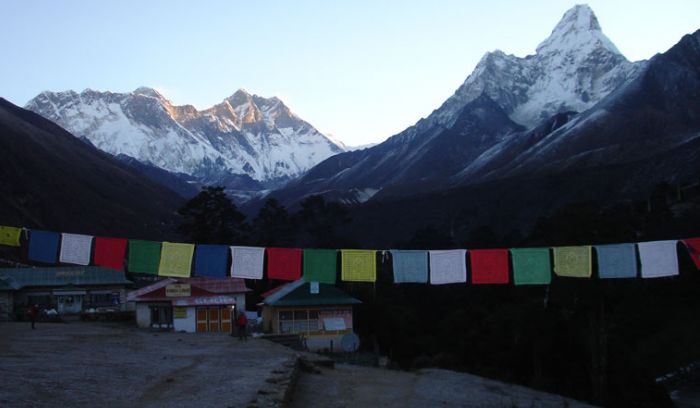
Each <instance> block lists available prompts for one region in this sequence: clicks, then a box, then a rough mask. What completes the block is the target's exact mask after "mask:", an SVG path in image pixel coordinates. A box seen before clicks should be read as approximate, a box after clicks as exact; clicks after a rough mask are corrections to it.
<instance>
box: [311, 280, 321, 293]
mask: <svg viewBox="0 0 700 408" xmlns="http://www.w3.org/2000/svg"><path fill="white" fill-rule="evenodd" d="M309 290H310V291H311V294H312V295H318V294H319V286H318V282H309Z"/></svg>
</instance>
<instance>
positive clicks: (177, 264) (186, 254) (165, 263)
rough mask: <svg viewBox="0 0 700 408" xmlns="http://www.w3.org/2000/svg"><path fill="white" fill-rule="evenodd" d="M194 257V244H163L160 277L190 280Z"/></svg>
mask: <svg viewBox="0 0 700 408" xmlns="http://www.w3.org/2000/svg"><path fill="white" fill-rule="evenodd" d="M193 257H194V244H174V243H172V242H163V249H162V251H161V253H160V266H159V268H158V276H176V277H178V278H188V277H189V276H190V269H191V267H192V258H193Z"/></svg>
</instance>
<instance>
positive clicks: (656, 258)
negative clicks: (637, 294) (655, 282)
mask: <svg viewBox="0 0 700 408" xmlns="http://www.w3.org/2000/svg"><path fill="white" fill-rule="evenodd" d="M676 243H677V241H675V240H672V241H652V242H640V243H638V244H637V246H638V247H639V260H640V261H641V263H642V278H660V277H664V276H676V275H678V255H677V254H676Z"/></svg>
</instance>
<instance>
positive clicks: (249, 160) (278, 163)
mask: <svg viewBox="0 0 700 408" xmlns="http://www.w3.org/2000/svg"><path fill="white" fill-rule="evenodd" d="M26 108H27V109H30V110H32V111H34V112H36V113H39V114H40V115H42V116H44V117H46V118H48V119H50V120H52V121H54V122H56V123H58V124H59V125H61V126H62V127H64V128H65V129H67V130H69V131H70V132H71V133H73V134H74V135H76V136H77V137H81V138H86V139H88V140H89V141H90V142H91V143H92V144H93V145H95V146H96V147H98V148H100V149H102V150H104V151H106V152H108V153H111V154H113V155H120V154H122V155H126V156H130V157H133V158H135V159H137V160H139V161H141V162H143V163H147V164H150V165H154V166H157V167H160V168H163V169H165V170H169V171H172V172H177V173H185V174H189V175H191V176H194V177H195V178H198V179H199V180H200V181H202V182H204V183H208V184H212V183H215V184H226V183H227V181H226V180H230V179H231V178H232V177H233V178H234V179H235V178H236V177H241V176H243V177H250V178H251V179H253V180H256V181H257V182H260V183H261V184H262V185H263V186H267V185H274V184H275V183H277V182H279V181H280V180H284V179H288V178H291V177H295V176H298V175H300V174H301V173H303V172H305V171H306V170H308V169H309V168H311V167H312V166H314V165H315V164H316V163H318V162H320V161H321V160H324V159H326V158H327V157H329V156H332V155H334V154H336V153H340V152H342V151H344V148H343V147H342V146H339V145H338V144H336V143H334V142H333V141H332V140H331V139H329V138H327V137H325V136H324V135H323V134H321V133H320V132H318V131H317V130H316V129H315V128H314V127H313V126H311V125H310V124H309V123H307V122H305V121H303V120H301V119H300V118H298V117H297V116H295V115H294V114H292V113H291V110H289V108H288V107H287V106H286V105H284V103H282V101H281V100H279V99H278V98H269V99H268V98H264V97H261V96H257V95H251V94H250V93H248V92H246V91H245V90H243V89H239V90H238V91H236V92H235V93H234V94H233V95H231V96H230V97H228V98H225V99H224V100H223V101H222V102H221V103H219V104H217V105H214V106H212V107H211V108H209V109H206V110H203V111H198V110H197V109H196V108H195V107H194V106H191V105H183V106H176V105H173V104H172V103H171V102H170V101H168V100H167V99H166V98H165V97H164V96H163V95H162V94H161V93H160V92H158V91H156V90H155V89H152V88H148V87H140V88H138V89H136V90H134V91H133V92H129V93H112V92H98V91H92V90H85V91H83V92H82V93H80V94H78V93H76V92H73V91H67V92H56V93H54V92H42V93H41V94H39V95H38V96H37V97H35V98H34V99H32V100H31V101H29V102H28V103H27V105H26Z"/></svg>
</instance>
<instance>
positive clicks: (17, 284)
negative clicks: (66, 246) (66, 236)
mask: <svg viewBox="0 0 700 408" xmlns="http://www.w3.org/2000/svg"><path fill="white" fill-rule="evenodd" d="M128 284H131V281H129V280H127V279H126V276H125V275H124V272H123V271H117V270H114V269H109V268H102V267H100V266H74V267H58V268H7V269H4V268H3V269H0V290H18V289H22V288H26V287H32V286H67V285H73V286H88V285H128Z"/></svg>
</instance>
